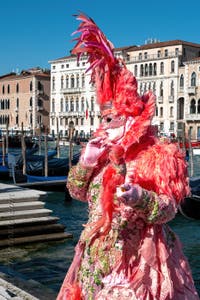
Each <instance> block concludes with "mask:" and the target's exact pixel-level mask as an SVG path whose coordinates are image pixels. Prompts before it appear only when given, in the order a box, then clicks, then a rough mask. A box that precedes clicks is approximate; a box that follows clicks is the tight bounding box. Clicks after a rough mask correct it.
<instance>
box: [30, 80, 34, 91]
mask: <svg viewBox="0 0 200 300" xmlns="http://www.w3.org/2000/svg"><path fill="white" fill-rule="evenodd" d="M32 90H33V82H32V81H31V82H30V92H32Z"/></svg>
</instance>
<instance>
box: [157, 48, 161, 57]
mask: <svg viewBox="0 0 200 300" xmlns="http://www.w3.org/2000/svg"><path fill="white" fill-rule="evenodd" d="M157 57H158V58H159V57H161V51H160V50H158V52H157Z"/></svg>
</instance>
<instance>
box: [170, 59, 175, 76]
mask: <svg viewBox="0 0 200 300" xmlns="http://www.w3.org/2000/svg"><path fill="white" fill-rule="evenodd" d="M174 72H175V63H174V60H172V61H171V73H174Z"/></svg>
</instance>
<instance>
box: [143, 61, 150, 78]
mask: <svg viewBox="0 0 200 300" xmlns="http://www.w3.org/2000/svg"><path fill="white" fill-rule="evenodd" d="M144 72H145V76H148V73H149V70H148V64H145V71H144Z"/></svg>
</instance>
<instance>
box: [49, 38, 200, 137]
mask: <svg viewBox="0 0 200 300" xmlns="http://www.w3.org/2000/svg"><path fill="white" fill-rule="evenodd" d="M115 55H116V56H117V57H121V58H123V59H124V61H125V62H126V65H127V67H128V68H129V69H130V70H131V71H132V72H133V74H134V75H135V76H136V78H137V81H138V93H139V94H143V93H144V92H145V91H147V90H149V89H151V90H152V91H153V92H154V93H155V95H156V113H155V116H154V119H153V123H154V125H156V126H157V128H158V131H159V134H160V135H166V136H170V135H171V134H175V136H182V135H183V134H185V135H186V137H188V135H190V137H191V138H192V139H197V138H199V137H200V44H195V43H191V42H185V41H181V40H172V41H168V42H158V41H155V40H153V41H152V40H150V41H148V42H147V43H146V44H144V45H143V46H130V47H122V48H116V49H115ZM49 63H50V64H51V105H50V128H51V132H53V133H55V134H56V133H57V131H58V130H59V132H60V133H61V135H62V136H67V135H68V129H69V126H70V125H73V126H74V128H75V134H76V135H79V134H80V135H90V134H91V133H92V131H94V130H95V129H96V128H97V127H98V125H99V122H100V121H101V119H100V113H99V108H98V106H97V105H96V101H95V90H94V88H93V86H91V84H90V83H89V80H90V74H89V73H85V71H86V69H87V67H88V65H87V57H86V56H85V57H82V58H81V60H80V61H79V63H77V60H76V57H75V56H73V55H70V56H65V57H63V58H59V59H55V60H52V61H50V62H49ZM86 106H87V107H88V109H89V113H88V117H87V118H86V115H85V112H86V108H87V107H86Z"/></svg>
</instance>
